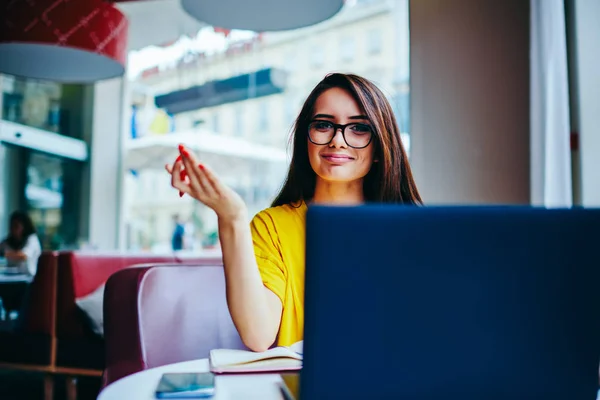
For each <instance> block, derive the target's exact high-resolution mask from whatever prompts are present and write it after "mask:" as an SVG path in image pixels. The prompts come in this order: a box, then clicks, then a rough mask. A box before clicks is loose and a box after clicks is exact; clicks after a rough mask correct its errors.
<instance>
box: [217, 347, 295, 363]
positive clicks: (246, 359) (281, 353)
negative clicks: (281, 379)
mask: <svg viewBox="0 0 600 400" xmlns="http://www.w3.org/2000/svg"><path fill="white" fill-rule="evenodd" d="M279 357H285V358H293V359H296V360H302V356H300V355H299V354H296V353H294V352H293V351H290V350H289V349H287V348H285V347H275V348H273V349H270V350H267V351H263V352H260V353H255V352H252V351H246V350H231V349H217V350H211V352H210V361H211V363H212V365H213V366H214V367H216V368H221V367H226V366H230V365H238V364H248V363H252V362H255V361H258V360H266V359H270V358H279Z"/></svg>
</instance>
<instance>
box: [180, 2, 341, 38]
mask: <svg viewBox="0 0 600 400" xmlns="http://www.w3.org/2000/svg"><path fill="white" fill-rule="evenodd" d="M181 5H182V7H183V9H184V10H185V11H187V12H188V13H189V14H190V15H191V16H193V17H194V18H197V19H198V20H199V21H202V22H206V23H207V24H209V25H212V26H217V27H220V28H227V29H242V30H251V31H256V32H268V31H283V30H290V29H297V28H303V27H306V26H310V25H314V24H317V23H319V22H322V21H325V20H327V19H329V18H331V17H333V16H334V15H335V14H337V13H338V12H339V11H340V10H341V8H342V6H343V5H344V0H181Z"/></svg>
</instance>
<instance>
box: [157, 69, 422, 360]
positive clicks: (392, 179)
mask: <svg viewBox="0 0 600 400" xmlns="http://www.w3.org/2000/svg"><path fill="white" fill-rule="evenodd" d="M292 140H293V154H292V161H291V165H290V167H289V173H288V176H287V179H286V181H285V183H284V185H283V188H282V189H281V192H280V193H279V195H278V196H277V198H276V199H275V201H274V202H273V204H272V207H271V208H268V209H266V210H263V211H261V212H260V213H258V214H257V215H256V216H255V217H254V218H253V219H252V222H251V224H250V226H248V222H247V221H248V215H247V209H246V206H245V205H244V202H243V200H242V199H241V198H240V196H238V195H237V194H236V193H235V192H234V191H233V190H232V189H230V188H229V187H227V186H225V185H224V184H223V183H221V181H220V180H219V179H218V177H217V176H216V175H215V174H214V173H213V172H212V171H211V170H210V168H209V167H208V166H206V165H203V164H199V163H198V160H197V159H196V158H195V157H194V155H193V154H191V153H190V152H189V151H188V150H187V149H186V148H185V147H183V146H180V147H179V149H180V153H181V157H180V158H178V160H177V161H176V162H175V163H174V164H173V165H167V166H166V169H167V171H168V172H169V173H170V174H171V180H172V185H173V187H174V188H176V189H178V190H180V191H182V192H184V193H187V194H189V195H190V196H192V197H194V198H195V199H197V200H198V201H200V202H202V203H204V204H205V205H206V206H208V207H210V208H212V209H213V210H214V211H215V212H216V214H217V216H218V221H219V222H218V224H219V237H220V240H221V247H222V251H223V263H224V269H225V280H226V287H227V302H228V305H229V310H230V312H231V316H232V318H233V321H234V323H235V325H236V327H237V329H238V331H239V333H240V336H241V338H242V340H243V341H244V343H245V344H246V346H248V347H249V348H250V349H252V350H254V351H263V350H266V349H268V348H269V347H270V346H271V345H272V344H273V343H274V342H275V340H277V344H278V345H290V344H292V343H295V342H297V341H299V340H302V335H303V327H304V302H303V298H304V268H305V265H304V252H305V242H304V239H305V214H306V209H307V203H313V204H343V205H358V204H362V203H365V202H384V203H406V204H420V203H421V197H420V196H419V192H418V190H417V187H416V185H415V182H414V180H413V177H412V173H411V170H410V166H409V163H408V158H407V155H406V152H405V150H404V148H403V146H402V142H401V139H400V132H399V130H398V126H397V124H396V119H395V118H394V114H393V112H392V108H391V107H390V104H389V103H388V101H387V100H386V98H385V96H384V95H383V93H382V92H381V91H380V90H379V89H378V88H377V87H376V86H375V85H374V84H373V83H371V82H370V81H368V80H366V79H364V78H361V77H359V76H356V75H345V74H330V75H328V76H326V77H325V79H323V80H322V81H321V82H320V83H319V84H318V85H317V86H316V87H315V88H314V89H313V91H312V92H311V94H310V95H309V96H308V99H307V100H306V102H305V103H304V106H303V107H302V110H301V111H300V115H299V116H298V118H297V120H296V123H295V126H294V132H293V139H292ZM183 170H185V174H182V173H181V171H183ZM185 175H187V176H185ZM182 177H183V179H182Z"/></svg>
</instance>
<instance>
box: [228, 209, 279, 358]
mask: <svg viewBox="0 0 600 400" xmlns="http://www.w3.org/2000/svg"><path fill="white" fill-rule="evenodd" d="M219 236H220V240H221V249H222V252H223V264H224V266H225V282H226V287H227V304H228V306H229V312H230V313H231V317H232V319H233V321H234V323H235V326H236V327H237V329H238V332H239V333H240V336H241V337H242V340H243V341H244V344H246V346H248V347H249V348H250V349H252V350H254V351H264V350H267V349H268V348H269V347H270V346H271V345H272V344H273V343H274V342H275V339H276V338H277V333H278V331H279V325H280V324H281V312H282V310H283V306H282V304H281V300H279V297H277V296H276V295H275V294H274V293H273V292H272V291H270V290H269V289H267V288H266V287H265V286H264V285H263V282H262V279H261V276H260V273H259V271H258V266H257V265H256V257H255V256H254V249H253V246H252V236H251V233H250V227H249V224H248V223H247V221H246V219H245V218H244V219H243V220H239V221H222V220H220V221H219Z"/></svg>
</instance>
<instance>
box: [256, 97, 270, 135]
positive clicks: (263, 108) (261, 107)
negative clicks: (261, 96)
mask: <svg viewBox="0 0 600 400" xmlns="http://www.w3.org/2000/svg"><path fill="white" fill-rule="evenodd" d="M257 129H258V132H259V133H265V131H267V130H268V129H269V109H268V104H267V101H266V100H263V101H261V102H260V103H259V104H258V125H257Z"/></svg>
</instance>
